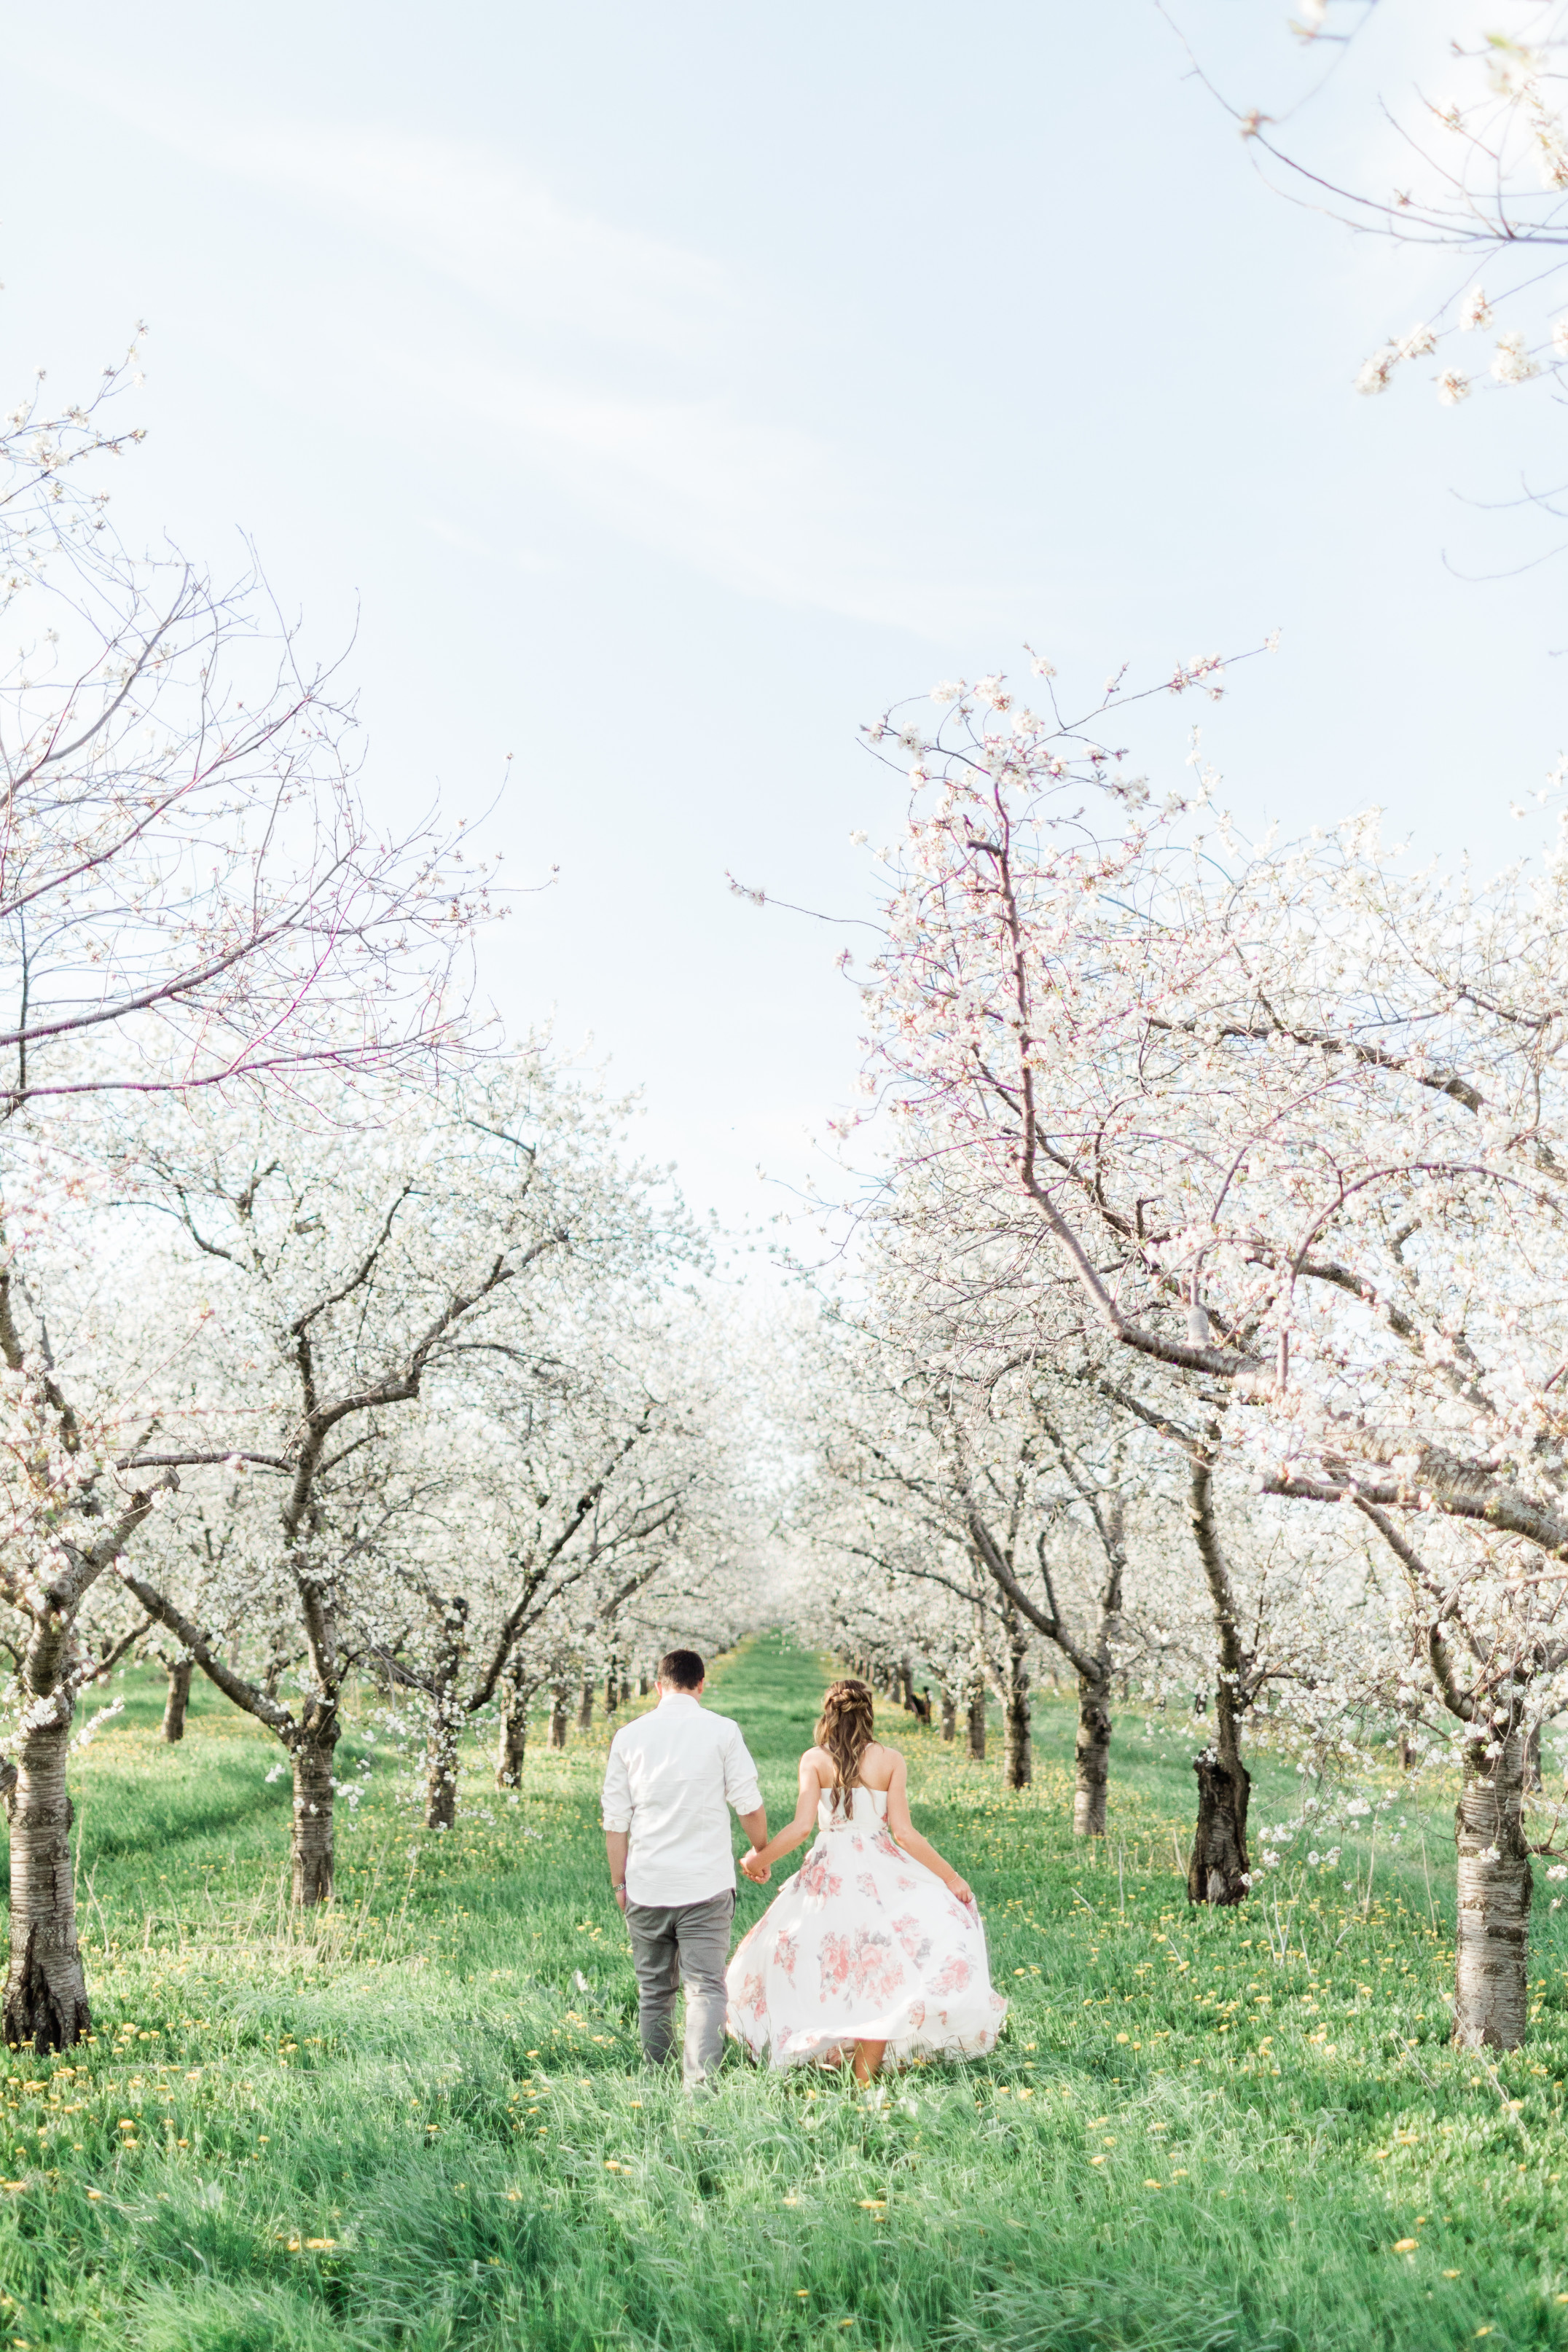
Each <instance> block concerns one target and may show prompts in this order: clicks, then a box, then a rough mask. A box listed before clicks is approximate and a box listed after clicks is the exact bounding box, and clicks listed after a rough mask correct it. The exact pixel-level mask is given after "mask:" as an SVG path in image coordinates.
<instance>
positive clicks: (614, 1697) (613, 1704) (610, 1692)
mask: <svg viewBox="0 0 1568 2352" xmlns="http://www.w3.org/2000/svg"><path fill="white" fill-rule="evenodd" d="M620 1704H621V1665H620V1660H619V1659H618V1658H612V1659H611V1660H610V1663H609V1664H608V1665H607V1666H606V1667H605V1715H606V1716H611V1715H614V1714H616V1711H617V1710H618V1708H619V1706H620Z"/></svg>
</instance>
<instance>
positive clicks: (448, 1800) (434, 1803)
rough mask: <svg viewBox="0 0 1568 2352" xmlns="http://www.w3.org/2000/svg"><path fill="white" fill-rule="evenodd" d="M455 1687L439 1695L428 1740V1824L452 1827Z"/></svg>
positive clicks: (455, 1799)
mask: <svg viewBox="0 0 1568 2352" xmlns="http://www.w3.org/2000/svg"><path fill="white" fill-rule="evenodd" d="M456 1698H457V1693H456V1690H455V1689H454V1688H453V1686H452V1685H447V1687H446V1688H444V1689H442V1690H440V1691H438V1692H437V1696H436V1706H435V1712H434V1713H433V1715H432V1716H431V1718H430V1729H429V1732H428V1734H427V1735H426V1741H425V1826H426V1829H427V1830H449V1829H450V1828H451V1826H452V1824H453V1822H455V1821H456V1820H457V1818H458V1729H459V1725H458V1711H457V1707H456V1705H455V1701H456Z"/></svg>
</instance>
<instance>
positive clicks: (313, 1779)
mask: <svg viewBox="0 0 1568 2352" xmlns="http://www.w3.org/2000/svg"><path fill="white" fill-rule="evenodd" d="M341 1728H342V1727H341V1726H340V1724H339V1722H338V1713H337V1709H336V1707H335V1706H322V1705H321V1702H320V1701H319V1700H315V1699H312V1700H311V1701H310V1704H309V1706H308V1707H307V1709H306V1726H305V1729H304V1731H303V1732H302V1734H301V1736H300V1738H299V1739H298V1740H297V1741H296V1742H295V1747H294V1837H293V1859H294V1900H295V1903H296V1904H297V1905H299V1906H301V1907H304V1906H308V1905H310V1904H313V1903H330V1902H331V1899H332V1760H333V1759H334V1757H335V1756H336V1754H337V1747H338V1733H339V1731H340V1729H341Z"/></svg>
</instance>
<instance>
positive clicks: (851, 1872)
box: [728, 1789, 1007, 2066]
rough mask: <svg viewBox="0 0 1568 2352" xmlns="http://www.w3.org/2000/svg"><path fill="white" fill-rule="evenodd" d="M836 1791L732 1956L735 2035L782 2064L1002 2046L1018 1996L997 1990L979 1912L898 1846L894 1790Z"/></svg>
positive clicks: (976, 2052) (961, 2053)
mask: <svg viewBox="0 0 1568 2352" xmlns="http://www.w3.org/2000/svg"><path fill="white" fill-rule="evenodd" d="M850 1798H851V1804H850V1810H849V1813H848V1816H847V1818H846V1817H845V1816H844V1815H843V1813H842V1811H839V1810H837V1791H835V1790H829V1791H828V1792H827V1793H826V1795H825V1796H824V1797H823V1799H822V1801H821V1803H820V1804H819V1805H818V1807H817V1813H816V1818H817V1825H818V1832H819V1834H818V1836H817V1840H816V1844H815V1845H814V1846H813V1847H812V1849H811V1852H810V1853H808V1854H807V1856H806V1858H805V1863H804V1864H802V1866H801V1868H800V1869H799V1870H798V1871H797V1872H796V1874H795V1876H794V1877H793V1878H790V1879H786V1880H785V1882H784V1885H783V1886H782V1887H781V1888H780V1889H779V1893H778V1895H777V1898H776V1900H775V1901H773V1903H771V1904H770V1905H769V1906H768V1908H767V1909H766V1910H765V1911H764V1912H763V1916H762V1917H761V1918H760V1919H759V1920H758V1921H757V1924H756V1926H755V1927H753V1928H752V1930H751V1933H750V1934H749V1935H747V1936H745V1937H742V1941H741V1943H740V1944H739V1945H738V1946H737V1948H736V1951H735V1956H734V1958H733V1959H732V1960H731V1962H730V1969H729V1978H728V1982H729V1989H730V2031H731V2033H732V2034H734V2035H735V2036H736V2037H737V2039H738V2040H740V2041H742V2042H744V2043H745V2044H746V2047H747V2048H748V2049H749V2050H750V2051H751V2052H752V2055H753V2056H754V2057H758V2058H760V2057H762V2056H763V2053H764V2052H766V2053H769V2055H770V2056H771V2060H772V2063H773V2065H774V2066H798V2065H800V2064H802V2063H804V2062H806V2061H809V2060H812V2059H816V2060H819V2061H820V2062H821V2063H823V2064H825V2065H826V2064H833V2063H837V2062H838V2060H839V2059H840V2058H843V2057H847V2056H848V2054H849V2052H850V2049H851V2047H852V2046H853V2044H854V2043H855V2042H886V2043H887V2044H888V2055H889V2059H891V2060H894V2061H899V2060H902V2059H908V2058H911V2057H914V2056H917V2055H924V2054H925V2053H931V2054H933V2055H934V2054H936V2053H947V2054H950V2055H952V2056H954V2057H965V2058H973V2057H978V2056H980V2055H981V2054H982V2053H984V2052H985V2051H987V2050H991V2049H994V2047H995V2043H996V2037H997V2035H998V2033H999V2032H1001V2030H1002V2021H1003V2020H1004V2018H1005V2016H1006V2014H1007V2004H1006V2002H1005V2000H1003V1999H1002V1997H1001V1995H1000V1994H999V1993H996V1992H993V1990H992V1989H991V1971H990V1969H989V1967H988V1965H987V1962H986V1958H985V1930H984V1927H982V1926H981V1924H980V1914H979V1912H978V1911H977V1910H976V1909H974V1908H973V1906H968V1905H965V1904H963V1903H960V1902H959V1901H958V1900H957V1898H956V1897H955V1896H953V1895H950V1894H949V1893H948V1891H947V1888H946V1887H945V1886H944V1885H942V1880H941V1879H940V1878H938V1876H937V1875H936V1874H935V1872H934V1871H931V1870H928V1869H927V1868H926V1866H925V1864H924V1863H923V1862H916V1861H915V1859H914V1857H913V1856H912V1855H911V1854H907V1853H904V1852H903V1851H902V1849H901V1848H900V1847H899V1846H897V1845H895V1844H894V1843H893V1839H892V1836H891V1834H890V1832H889V1828H888V1819H887V1815H888V1798H887V1792H886V1790H881V1789H855V1790H851V1791H850Z"/></svg>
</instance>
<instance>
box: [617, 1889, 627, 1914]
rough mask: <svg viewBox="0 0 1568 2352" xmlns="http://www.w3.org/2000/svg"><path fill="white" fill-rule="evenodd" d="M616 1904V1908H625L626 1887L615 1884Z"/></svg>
mask: <svg viewBox="0 0 1568 2352" xmlns="http://www.w3.org/2000/svg"><path fill="white" fill-rule="evenodd" d="M616 1906H617V1908H618V1909H620V1910H622V1911H624V1910H625V1909H626V1888H625V1887H624V1886H617V1887H616Z"/></svg>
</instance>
